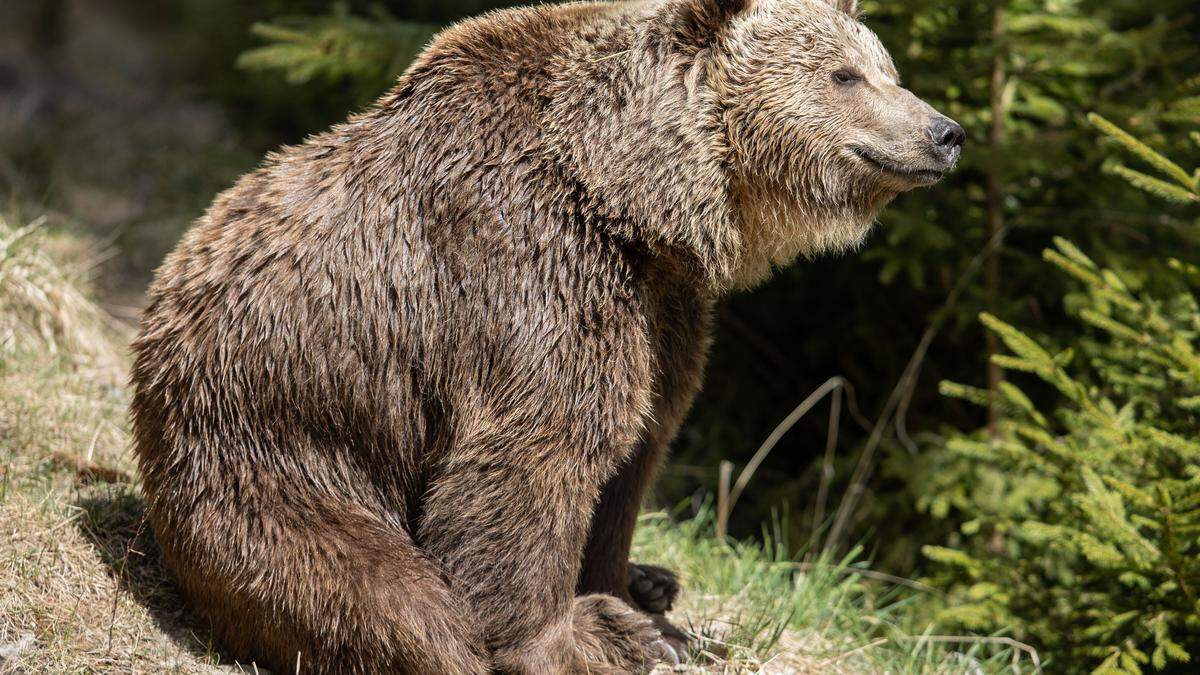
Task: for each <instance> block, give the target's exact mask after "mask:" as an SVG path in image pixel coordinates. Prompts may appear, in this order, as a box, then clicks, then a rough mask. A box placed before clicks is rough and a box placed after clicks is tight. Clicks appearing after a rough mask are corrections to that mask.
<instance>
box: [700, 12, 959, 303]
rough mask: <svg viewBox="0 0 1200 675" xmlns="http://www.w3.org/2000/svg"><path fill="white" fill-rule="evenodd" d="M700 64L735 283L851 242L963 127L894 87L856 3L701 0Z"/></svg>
mask: <svg viewBox="0 0 1200 675" xmlns="http://www.w3.org/2000/svg"><path fill="white" fill-rule="evenodd" d="M701 4H702V5H703V4H707V5H709V6H710V7H711V6H713V5H716V6H717V7H719V8H721V7H723V8H724V11H725V12H726V13H727V15H726V16H725V17H720V16H719V15H718V16H717V17H716V18H717V19H718V21H721V22H723V24H724V25H722V26H721V27H720V28H718V29H717V33H716V35H715V39H714V40H713V41H712V43H711V46H709V47H707V48H706V49H709V50H710V56H709V58H710V61H709V63H708V77H709V86H710V87H711V88H712V90H713V94H714V96H715V102H716V104H717V105H718V106H719V107H720V109H721V111H722V112H721V117H722V120H723V125H722V126H723V128H724V130H725V133H726V135H727V139H728V143H729V153H728V167H729V170H730V171H731V173H732V176H731V184H730V186H731V200H732V208H733V209H734V211H735V214H734V215H735V217H736V218H738V220H739V221H740V229H741V234H742V238H743V242H742V248H743V259H742V260H741V262H740V265H739V267H740V268H741V269H740V271H739V274H738V277H739V279H738V280H737V281H738V282H740V283H741V284H749V283H754V282H756V281H758V280H759V279H762V278H764V277H765V276H766V275H767V274H768V273H769V271H770V268H771V267H772V266H778V265H783V264H787V263H789V262H791V261H792V260H793V259H794V258H795V257H797V256H798V255H800V256H811V255H814V254H817V253H821V252H825V251H840V250H844V249H847V248H850V247H854V246H857V245H858V244H859V243H860V242H861V241H862V240H863V238H864V237H865V236H866V234H867V232H868V231H869V229H870V227H871V224H872V223H873V222H874V220H875V218H876V216H877V215H878V213H879V210H880V208H882V207H883V206H884V205H885V204H886V203H887V202H888V201H890V200H891V199H892V198H893V197H895V196H896V195H897V194H898V193H900V192H903V191H906V190H910V189H912V188H915V187H921V186H927V185H931V184H933V183H935V182H937V181H938V180H939V179H940V178H941V177H942V176H943V175H945V173H946V172H947V171H949V170H950V169H951V168H952V167H953V166H954V164H955V162H956V161H957V160H958V156H959V154H960V152H961V150H962V144H963V141H964V133H963V130H962V127H960V126H959V125H958V124H957V123H955V122H954V121H952V120H950V119H949V118H947V117H946V116H944V115H942V114H940V113H938V112H937V111H936V110H934V109H933V108H932V107H930V106H929V105H928V104H927V103H925V102H924V101H922V100H920V99H919V98H917V97H916V96H914V95H913V94H912V92H910V91H908V90H907V89H904V88H903V87H902V86H900V77H899V74H898V73H897V72H896V68H895V66H894V65H893V64H892V59H891V57H890V56H889V55H888V52H887V50H885V49H884V47H883V45H882V44H880V42H879V39H878V38H877V37H876V36H875V34H874V33H872V32H871V31H870V30H869V29H868V28H867V27H866V26H864V25H863V24H862V23H860V22H859V21H858V20H857V8H856V4H855V2H854V0H742V1H741V2H737V1H728V0H727V1H724V2H722V1H720V0H709V1H708V2H707V3H704V2H703V0H702V1H701ZM693 6H694V5H693Z"/></svg>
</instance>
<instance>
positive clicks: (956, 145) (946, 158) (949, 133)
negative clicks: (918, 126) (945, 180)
mask: <svg viewBox="0 0 1200 675" xmlns="http://www.w3.org/2000/svg"><path fill="white" fill-rule="evenodd" d="M925 131H926V133H927V134H928V135H929V140H930V141H931V142H932V143H933V153H934V155H936V156H937V157H938V158H939V159H941V160H942V161H943V162H945V163H946V166H947V167H950V166H953V165H954V163H955V162H956V161H958V156H959V155H960V154H962V149H963V144H964V143H966V140H967V132H965V131H963V128H962V126H961V125H959V123H958V122H955V121H954V120H952V119H950V118H949V117H946V116H945V115H938V116H937V117H935V118H934V119H933V122H932V123H931V124H930V125H929V127H928V128H927V129H926V130H925Z"/></svg>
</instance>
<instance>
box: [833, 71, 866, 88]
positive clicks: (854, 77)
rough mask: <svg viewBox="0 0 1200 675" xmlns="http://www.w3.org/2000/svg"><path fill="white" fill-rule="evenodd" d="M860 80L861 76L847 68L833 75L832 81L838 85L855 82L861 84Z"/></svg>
mask: <svg viewBox="0 0 1200 675" xmlns="http://www.w3.org/2000/svg"><path fill="white" fill-rule="evenodd" d="M862 79H863V76H862V75H861V74H859V73H858V72H856V71H853V70H850V69H849V68H842V69H841V70H836V71H834V73H833V81H834V82H837V83H838V84H854V83H855V82H862Z"/></svg>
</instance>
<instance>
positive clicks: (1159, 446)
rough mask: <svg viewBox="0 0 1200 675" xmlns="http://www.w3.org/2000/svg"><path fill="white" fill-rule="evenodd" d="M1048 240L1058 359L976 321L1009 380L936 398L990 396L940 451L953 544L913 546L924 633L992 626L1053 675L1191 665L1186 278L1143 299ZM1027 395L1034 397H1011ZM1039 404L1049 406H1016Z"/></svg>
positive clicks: (1162, 172)
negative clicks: (1062, 331) (957, 470)
mask: <svg viewBox="0 0 1200 675" xmlns="http://www.w3.org/2000/svg"><path fill="white" fill-rule="evenodd" d="M1090 119H1091V121H1092V123H1093V124H1095V125H1096V127H1097V128H1099V129H1100V130H1101V131H1102V132H1104V133H1105V134H1106V135H1107V136H1108V137H1110V138H1112V139H1114V140H1115V141H1116V142H1117V143H1118V144H1119V145H1120V146H1122V147H1123V148H1124V149H1126V150H1128V151H1129V152H1130V153H1132V154H1133V155H1135V156H1136V157H1138V158H1139V159H1140V160H1142V161H1144V162H1145V163H1147V164H1149V165H1150V166H1151V167H1153V168H1154V170H1155V171H1156V172H1157V173H1158V174H1159V176H1152V175H1150V174H1146V173H1141V172H1136V171H1134V170H1132V169H1124V171H1120V172H1118V174H1119V175H1123V176H1128V177H1129V180H1130V182H1131V183H1132V184H1133V185H1135V186H1137V187H1139V188H1142V189H1145V190H1148V191H1150V192H1151V193H1153V194H1156V195H1158V196H1161V197H1163V198H1165V199H1168V200H1171V201H1183V202H1190V203H1194V202H1195V201H1196V196H1197V194H1196V188H1197V184H1196V178H1195V174H1188V173H1187V172H1185V171H1184V170H1183V169H1182V168H1180V167H1179V166H1178V165H1177V164H1176V163H1174V162H1172V161H1170V160H1168V159H1167V158H1166V157H1164V156H1163V155H1161V154H1160V153H1158V152H1156V151H1155V150H1153V149H1151V148H1150V147H1149V146H1148V145H1146V144H1145V143H1143V142H1141V141H1139V140H1137V139H1136V138H1134V137H1133V136H1131V135H1130V134H1128V133H1126V132H1124V131H1122V130H1121V129H1120V128H1118V127H1116V126H1115V125H1112V124H1111V123H1109V122H1108V121H1107V120H1105V119H1104V118H1102V117H1100V116H1098V115H1093V116H1091V118H1090ZM1164 186H1168V187H1169V188H1170V189H1165V188H1164ZM1054 243H1055V246H1054V248H1052V249H1048V250H1046V251H1045V252H1044V255H1043V258H1044V260H1045V261H1047V262H1049V263H1050V264H1052V265H1053V266H1055V267H1057V268H1058V269H1059V271H1060V272H1062V273H1064V274H1065V275H1066V276H1067V277H1069V278H1071V279H1072V280H1073V281H1074V282H1075V284H1076V285H1077V286H1078V287H1081V289H1082V290H1077V291H1074V292H1072V293H1071V294H1069V295H1068V297H1067V298H1066V302H1065V306H1066V307H1067V309H1068V311H1069V312H1070V313H1071V314H1072V315H1074V317H1075V318H1076V320H1077V321H1078V323H1079V324H1082V325H1080V326H1079V328H1078V329H1077V331H1076V335H1075V337H1073V338H1072V339H1071V340H1070V345H1069V348H1068V349H1066V350H1057V349H1055V348H1049V347H1048V346H1047V344H1048V342H1049V341H1048V340H1046V339H1044V338H1043V339H1038V338H1035V337H1033V336H1031V335H1029V334H1028V333H1027V332H1026V331H1023V330H1021V329H1019V328H1017V327H1015V326H1013V325H1011V324H1009V323H1007V322H1005V321H1002V320H1000V319H998V318H996V317H995V316H992V315H990V314H983V315H981V317H980V318H981V320H982V322H983V324H984V325H985V326H986V327H987V329H988V330H990V331H992V332H993V333H994V334H995V335H996V336H997V337H998V338H999V339H1000V340H1001V341H1002V342H1003V344H1004V345H1005V347H1007V350H1008V353H1007V354H998V355H996V356H995V357H994V361H995V362H996V363H997V364H998V365H1000V366H1001V367H1003V368H1004V369H1005V370H1007V371H1009V373H1010V374H1011V375H1013V376H1014V377H1013V380H1012V381H1010V382H1008V383H1005V384H1004V385H1003V386H1001V387H1000V389H999V390H998V391H997V392H995V393H994V394H992V393H989V392H986V391H981V390H977V389H974V388H971V387H965V386H963V385H957V384H952V383H943V384H942V387H941V389H942V392H943V393H944V394H946V395H948V396H952V397H956V398H961V399H964V400H967V401H969V402H972V403H976V404H983V405H986V404H988V403H989V401H990V400H991V397H992V396H996V397H999V398H1000V406H999V408H1000V410H1001V411H1002V415H1003V417H1002V420H1001V422H1000V423H999V424H998V425H996V426H995V428H994V429H993V430H992V431H991V432H990V433H989V432H988V431H986V430H981V431H979V432H976V433H973V434H957V435H953V436H952V437H951V438H950V439H949V440H948V441H947V442H946V444H945V451H946V452H947V453H948V454H950V455H954V456H957V457H959V458H960V459H963V460H965V464H966V465H967V466H969V467H970V468H969V469H967V470H965V471H963V473H961V474H960V475H959V479H960V480H962V481H967V482H968V484H970V485H972V486H973V487H972V488H971V489H969V490H967V491H965V492H963V493H960V495H959V498H958V499H957V500H956V503H955V506H956V507H957V508H958V509H959V511H960V512H961V515H962V525H961V527H960V534H959V535H957V536H956V537H954V538H952V539H951V541H950V542H949V544H950V545H948V546H928V547H926V548H925V554H926V556H927V557H928V558H929V559H930V560H932V561H933V562H934V563H936V564H935V569H936V573H935V575H934V578H933V583H937V584H940V585H943V586H945V587H947V588H949V589H950V596H949V599H948V601H947V609H944V610H943V611H942V612H941V615H940V619H941V620H942V621H943V622H946V623H947V624H950V625H953V626H957V627H960V628H963V629H967V630H983V631H993V630H997V629H1002V628H1004V627H1010V628H1012V629H1013V630H1014V631H1015V632H1016V633H1017V636H1018V637H1019V638H1022V639H1026V640H1030V641H1032V642H1034V643H1035V644H1036V645H1037V646H1039V647H1040V648H1041V649H1043V650H1044V651H1043V656H1049V657H1051V658H1053V659H1055V668H1056V670H1062V671H1076V670H1092V671H1093V672H1100V673H1141V672H1143V671H1144V670H1146V669H1153V670H1164V669H1167V668H1169V667H1172V666H1173V665H1174V666H1180V665H1181V664H1186V663H1191V662H1192V661H1193V660H1195V659H1197V657H1200V604H1197V593H1198V592H1200V443H1198V442H1196V441H1195V440H1194V438H1195V431H1196V428H1197V425H1198V423H1200V353H1198V351H1197V350H1198V349H1200V320H1198V319H1197V316H1198V315H1200V305H1198V302H1197V296H1198V295H1200V273H1198V272H1200V271H1198V270H1197V268H1196V267H1195V266H1193V265H1189V264H1187V263H1184V262H1181V261H1179V260H1174V259H1172V260H1171V261H1170V262H1169V267H1170V269H1171V271H1172V275H1173V277H1174V281H1175V282H1176V284H1175V288H1176V289H1177V290H1176V291H1175V292H1172V293H1155V292H1150V291H1148V290H1145V289H1144V288H1141V284H1140V283H1139V282H1138V281H1137V279H1136V275H1130V274H1123V273H1121V272H1118V271H1117V270H1115V269H1110V268H1105V267H1102V266H1100V265H1099V264H1097V263H1096V262H1094V261H1093V260H1092V259H1091V258H1089V257H1088V256H1087V255H1086V254H1084V253H1083V251H1081V250H1080V249H1079V248H1078V247H1076V246H1075V245H1074V244H1072V243H1070V242H1069V241H1067V240H1065V239H1062V238H1055V242H1054ZM1021 376H1024V377H1025V378H1026V380H1019V379H1018V378H1019V377H1021ZM1018 381H1022V382H1027V384H1025V385H1023V387H1022V386H1018V385H1017V384H1015V382H1018ZM1038 383H1040V386H1041V387H1043V388H1044V387H1048V388H1049V390H1050V391H1049V393H1037V394H1034V395H1030V394H1027V393H1026V390H1029V391H1031V392H1033V391H1035V390H1036V387H1038V386H1039V385H1038ZM1039 399H1040V400H1046V399H1048V400H1053V401H1054V402H1055V403H1054V406H1053V408H1052V409H1049V408H1046V407H1043V408H1039V407H1038V406H1036V405H1034V404H1033V403H1032V401H1033V400H1039ZM960 466H961V465H960ZM927 508H928V505H927ZM944 513H945V509H943V514H944Z"/></svg>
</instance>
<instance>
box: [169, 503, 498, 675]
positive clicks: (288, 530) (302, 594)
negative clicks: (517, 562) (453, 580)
mask: <svg viewBox="0 0 1200 675" xmlns="http://www.w3.org/2000/svg"><path fill="white" fill-rule="evenodd" d="M306 501H307V502H308V505H306V507H304V509H303V511H304V512H303V513H299V512H297V511H296V510H294V509H292V508H288V507H285V506H283V505H282V504H276V505H275V506H274V507H273V508H271V509H262V510H259V509H251V508H246V509H245V510H244V511H243V512H242V513H240V514H239V515H240V518H236V517H230V515H231V514H228V513H227V514H226V515H225V516H224V517H223V518H222V519H220V523H219V526H217V527H214V526H213V521H208V520H206V519H205V518H203V517H201V518H194V519H193V518H189V519H186V520H184V521H183V522H179V521H174V522H168V521H166V520H162V521H157V520H156V522H155V525H156V528H155V529H156V532H157V536H158V538H159V541H160V543H161V545H162V548H163V552H164V554H165V555H166V557H167V560H168V562H169V563H170V566H171V567H172V568H173V569H174V571H175V573H176V576H177V577H178V579H179V581H180V584H181V586H182V587H183V590H184V593H185V595H186V596H187V597H188V599H189V600H191V602H192V603H193V604H194V605H196V606H197V607H198V608H199V609H200V610H201V611H202V612H203V613H204V614H205V615H206V616H207V618H208V619H209V621H210V623H211V625H212V627H213V630H214V632H215V633H216V636H217V638H218V639H219V641H220V642H221V643H223V644H224V645H225V646H226V647H228V648H229V649H230V650H231V651H232V654H233V655H234V656H235V657H236V658H239V659H242V660H244V661H246V662H250V661H254V662H257V663H258V664H261V665H265V666H267V667H269V668H271V669H273V670H279V671H281V672H293V671H294V670H295V669H296V668H297V667H299V669H300V672H305V673H382V672H388V673H409V674H412V675H424V674H425V673H453V674H455V675H458V674H460V673H461V674H463V675H484V674H485V673H488V672H490V670H489V663H488V659H487V656H486V651H485V649H484V647H483V644H482V640H481V639H480V638H479V636H478V635H477V630H476V628H475V626H474V624H473V622H471V621H470V620H469V618H468V617H467V616H466V614H465V613H464V612H462V611H461V608H460V606H459V603H458V601H457V600H456V599H455V598H454V597H452V595H451V593H450V590H449V588H448V587H447V586H446V584H445V582H444V581H443V579H442V578H441V576H440V574H439V572H438V570H437V568H436V567H435V566H434V565H433V564H432V563H431V562H430V561H429V560H428V559H427V558H426V556H425V554H424V553H423V552H422V551H421V550H419V549H418V548H417V547H416V546H415V545H414V544H413V542H412V540H411V538H410V537H409V536H408V535H407V534H406V533H405V532H403V531H402V530H399V529H397V528H395V527H392V526H389V525H387V524H385V523H384V522H382V521H381V520H380V519H378V518H377V517H375V516H373V515H371V514H369V513H366V512H365V511H362V510H361V508H360V507H356V506H355V505H351V504H345V503H339V504H328V503H327V504H325V505H324V507H317V508H313V506H312V504H313V501H315V500H314V499H313V498H311V497H310V498H309V499H308V500H297V502H299V503H304V502H306ZM172 520H173V519H172ZM214 560H219V561H220V562H221V564H220V565H215V564H214V563H213V562H212V561H214Z"/></svg>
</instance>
